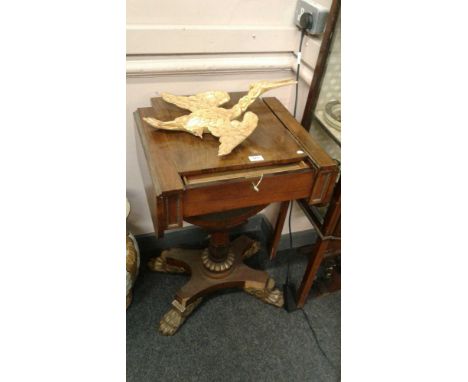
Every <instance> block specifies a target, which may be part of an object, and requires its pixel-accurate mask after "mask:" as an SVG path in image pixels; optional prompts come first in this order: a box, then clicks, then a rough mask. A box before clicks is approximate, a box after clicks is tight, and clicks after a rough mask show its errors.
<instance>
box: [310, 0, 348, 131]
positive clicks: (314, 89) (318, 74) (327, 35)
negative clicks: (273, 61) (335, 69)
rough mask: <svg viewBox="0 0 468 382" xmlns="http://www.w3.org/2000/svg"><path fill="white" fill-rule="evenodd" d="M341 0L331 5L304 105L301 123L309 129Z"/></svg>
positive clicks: (336, 0)
mask: <svg viewBox="0 0 468 382" xmlns="http://www.w3.org/2000/svg"><path fill="white" fill-rule="evenodd" d="M340 8H341V0H333V2H332V5H331V7H330V14H329V16H328V17H329V19H328V22H327V26H326V27H325V31H324V33H323V37H322V44H321V45H320V52H319V55H318V58H317V63H316V65H315V68H314V77H313V78H312V83H311V84H310V88H309V94H308V95H307V102H306V105H305V107H304V113H303V114H302V121H301V125H302V126H304V128H305V129H306V130H307V131H309V130H310V124H311V123H312V118H313V111H314V109H315V106H316V105H317V101H318V98H319V95H320V88H321V86H322V81H323V77H324V75H325V69H326V67H327V60H328V56H329V54H330V47H331V43H332V41H333V35H334V33H335V26H336V22H337V20H338V16H339V14H340Z"/></svg>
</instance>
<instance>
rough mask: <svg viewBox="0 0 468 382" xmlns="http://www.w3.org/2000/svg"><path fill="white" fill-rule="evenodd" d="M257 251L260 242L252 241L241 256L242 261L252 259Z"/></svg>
mask: <svg viewBox="0 0 468 382" xmlns="http://www.w3.org/2000/svg"><path fill="white" fill-rule="evenodd" d="M259 250H260V242H259V241H254V242H253V243H252V246H251V247H250V248H249V249H247V250H246V251H245V252H244V253H243V254H242V260H245V259H248V258H249V257H252V256H253V255H255V254H256V253H257V252H258V251H259Z"/></svg>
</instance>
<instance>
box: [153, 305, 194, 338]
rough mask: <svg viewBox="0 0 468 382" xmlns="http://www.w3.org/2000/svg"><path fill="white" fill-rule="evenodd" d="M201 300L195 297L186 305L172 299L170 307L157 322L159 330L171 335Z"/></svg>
mask: <svg viewBox="0 0 468 382" xmlns="http://www.w3.org/2000/svg"><path fill="white" fill-rule="evenodd" d="M201 302H202V298H201V297H200V298H198V299H196V300H195V301H194V302H192V303H191V304H188V305H183V304H181V303H180V302H179V301H177V300H174V301H172V308H171V309H170V310H169V311H168V312H167V313H166V314H165V315H164V316H163V318H162V319H161V321H160V322H159V331H160V332H161V334H163V335H165V336H172V335H174V333H175V332H176V331H177V329H179V327H180V326H181V325H182V324H183V323H184V321H185V320H186V319H187V317H188V316H189V315H190V313H192V312H193V310H194V309H195V308H196V307H197V306H198V305H199V304H200V303H201Z"/></svg>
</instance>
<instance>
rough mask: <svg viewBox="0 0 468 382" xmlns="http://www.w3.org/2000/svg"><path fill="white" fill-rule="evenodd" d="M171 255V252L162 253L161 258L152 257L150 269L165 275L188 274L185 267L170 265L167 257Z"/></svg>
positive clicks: (149, 263)
mask: <svg viewBox="0 0 468 382" xmlns="http://www.w3.org/2000/svg"><path fill="white" fill-rule="evenodd" d="M169 254H170V252H169V251H162V253H161V255H160V256H159V257H152V258H151V259H150V260H149V261H148V268H149V269H150V270H152V271H155V272H164V273H187V271H186V270H185V269H184V268H183V267H178V266H176V265H170V264H168V263H167V259H166V257H167V256H168V255H169Z"/></svg>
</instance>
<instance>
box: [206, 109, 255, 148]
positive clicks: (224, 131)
mask: <svg viewBox="0 0 468 382" xmlns="http://www.w3.org/2000/svg"><path fill="white" fill-rule="evenodd" d="M257 124H258V117H257V115H256V114H254V113H252V112H250V111H248V112H247V113H245V115H244V119H243V120H242V122H239V121H230V122H229V123H226V124H224V125H223V126H217V127H212V126H210V127H208V129H209V130H210V133H211V134H213V135H214V136H215V137H218V138H219V142H220V143H221V144H220V145H219V149H218V156H223V155H227V154H230V153H231V151H232V150H234V148H236V147H237V146H238V145H239V144H240V143H241V142H243V141H244V140H245V139H246V138H247V137H248V136H249V135H250V134H252V132H253V131H254V130H255V128H256V127H257Z"/></svg>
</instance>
